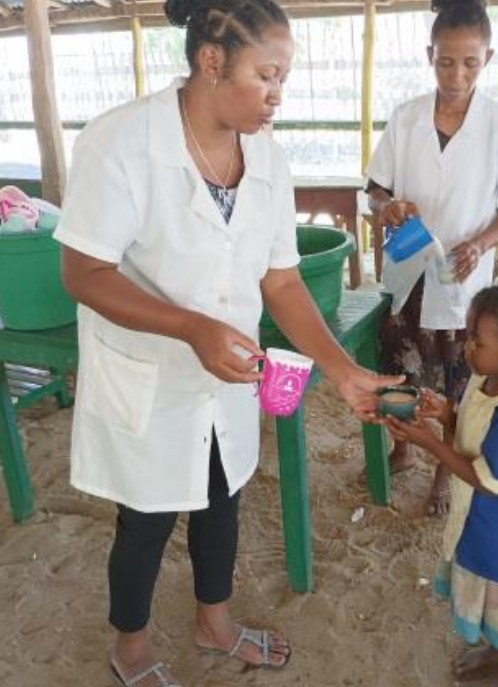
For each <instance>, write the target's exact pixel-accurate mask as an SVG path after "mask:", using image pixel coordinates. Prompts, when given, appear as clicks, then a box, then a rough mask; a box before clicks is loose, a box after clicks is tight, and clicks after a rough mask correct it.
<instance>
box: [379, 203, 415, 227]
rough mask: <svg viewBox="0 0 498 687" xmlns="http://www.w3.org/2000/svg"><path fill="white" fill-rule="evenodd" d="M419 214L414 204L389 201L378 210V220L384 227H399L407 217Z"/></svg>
mask: <svg viewBox="0 0 498 687" xmlns="http://www.w3.org/2000/svg"><path fill="white" fill-rule="evenodd" d="M419 214H420V213H419V211H418V208H417V206H416V205H415V203H411V202H410V201H408V200H391V201H389V202H388V203H386V204H385V205H384V206H383V207H382V209H381V210H380V213H379V219H380V221H381V223H382V224H383V225H385V226H388V225H389V226H392V227H399V226H401V225H402V224H403V222H404V221H405V220H407V219H408V218H409V217H412V216H413V215H419Z"/></svg>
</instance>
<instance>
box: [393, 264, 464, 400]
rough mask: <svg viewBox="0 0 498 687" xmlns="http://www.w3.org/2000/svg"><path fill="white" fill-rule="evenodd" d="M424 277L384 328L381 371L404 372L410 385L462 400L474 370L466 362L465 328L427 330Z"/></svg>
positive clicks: (396, 373)
mask: <svg viewBox="0 0 498 687" xmlns="http://www.w3.org/2000/svg"><path fill="white" fill-rule="evenodd" d="M423 292H424V278H423V277H421V278H420V279H419V280H418V282H417V283H416V285H415V286H414V288H413V290H412V292H411V294H410V296H409V297H408V300H407V301H406V303H405V305H404V306H403V308H402V309H401V311H400V312H399V313H398V314H397V315H390V316H389V317H388V318H386V320H385V321H384V323H383V325H382V327H381V330H380V351H381V370H382V372H383V373H384V374H395V375H398V374H404V375H406V381H407V383H408V384H414V385H415V386H426V387H428V388H430V389H433V390H434V391H438V392H440V393H443V394H444V395H445V396H446V397H447V398H451V399H452V400H454V401H459V400H460V398H461V397H462V394H463V392H464V390H465V387H466V386H467V382H468V380H469V377H470V370H469V368H468V367H467V364H466V362H465V355H464V347H465V340H466V332H465V329H437V330H436V329H423V328H422V327H420V311H421V307H422V295H423Z"/></svg>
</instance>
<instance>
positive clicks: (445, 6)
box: [431, 0, 486, 13]
mask: <svg viewBox="0 0 498 687" xmlns="http://www.w3.org/2000/svg"><path fill="white" fill-rule="evenodd" d="M463 9H466V10H470V9H482V10H485V9H486V0H431V10H432V11H433V12H438V13H439V12H452V11H458V10H463Z"/></svg>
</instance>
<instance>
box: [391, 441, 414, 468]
mask: <svg viewBox="0 0 498 687" xmlns="http://www.w3.org/2000/svg"><path fill="white" fill-rule="evenodd" d="M388 460H389V472H390V473H391V475H395V474H396V473H397V472H403V471H404V470H409V469H410V468H412V467H413V466H414V465H415V456H414V455H413V446H412V445H411V444H407V443H406V441H395V442H394V448H393V450H392V451H391V453H390V454H389V458H388Z"/></svg>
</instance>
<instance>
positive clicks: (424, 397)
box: [418, 389, 453, 428]
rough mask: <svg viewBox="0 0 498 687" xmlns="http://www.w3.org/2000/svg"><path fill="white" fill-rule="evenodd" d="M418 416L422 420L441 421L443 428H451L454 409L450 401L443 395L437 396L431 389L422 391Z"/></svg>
mask: <svg viewBox="0 0 498 687" xmlns="http://www.w3.org/2000/svg"><path fill="white" fill-rule="evenodd" d="M418 415H419V416H420V417H422V418H432V419H434V420H439V422H440V423H441V424H442V425H443V427H447V428H449V427H450V426H451V419H452V416H453V409H452V407H451V403H450V401H449V400H448V399H447V398H446V397H445V396H442V395H441V394H436V393H435V392H434V391H432V390H431V389H421V390H420V400H419V405H418Z"/></svg>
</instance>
